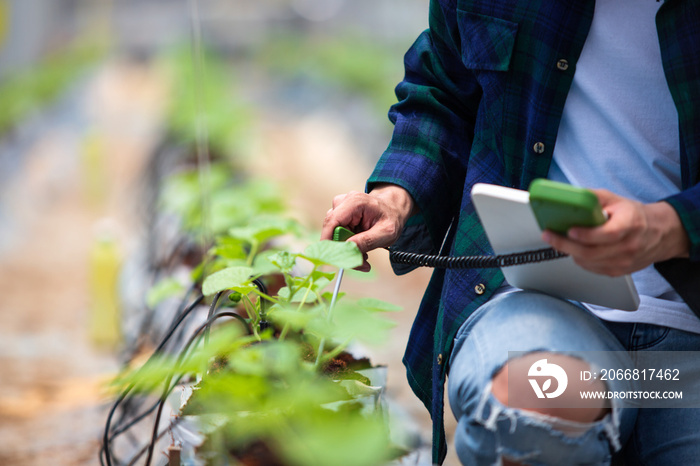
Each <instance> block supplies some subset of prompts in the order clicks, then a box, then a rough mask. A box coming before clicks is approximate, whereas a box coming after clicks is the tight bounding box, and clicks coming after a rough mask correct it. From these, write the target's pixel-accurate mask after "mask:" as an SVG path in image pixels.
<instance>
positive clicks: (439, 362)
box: [437, 353, 442, 366]
mask: <svg viewBox="0 0 700 466" xmlns="http://www.w3.org/2000/svg"><path fill="white" fill-rule="evenodd" d="M437 363H438V366H441V365H442V353H441V354H438V357H437Z"/></svg>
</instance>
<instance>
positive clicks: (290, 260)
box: [267, 251, 299, 273]
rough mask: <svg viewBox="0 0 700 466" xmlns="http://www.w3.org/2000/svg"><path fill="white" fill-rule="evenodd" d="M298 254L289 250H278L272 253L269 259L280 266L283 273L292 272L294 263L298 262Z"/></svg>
mask: <svg viewBox="0 0 700 466" xmlns="http://www.w3.org/2000/svg"><path fill="white" fill-rule="evenodd" d="M298 256H299V255H298V254H292V253H290V252H288V251H278V252H276V253H274V254H272V255H270V256H269V257H268V258H267V260H268V261H270V263H272V264H274V265H275V266H276V267H277V268H279V269H280V270H281V271H282V272H283V273H291V271H292V268H293V267H294V264H296V260H297V257H298Z"/></svg>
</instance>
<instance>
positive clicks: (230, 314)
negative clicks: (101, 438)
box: [130, 292, 252, 466]
mask: <svg viewBox="0 0 700 466" xmlns="http://www.w3.org/2000/svg"><path fill="white" fill-rule="evenodd" d="M220 294H221V292H220V293H219V295H220ZM215 304H216V301H214V305H215ZM222 317H232V318H234V319H237V320H239V321H240V322H242V323H243V325H244V326H245V328H246V330H247V331H248V334H252V331H251V330H250V328H249V327H248V322H246V321H245V319H244V318H243V317H241V316H240V315H238V314H236V313H235V312H230V311H226V312H220V313H218V314H216V315H213V316H212V317H210V318H209V319H207V321H206V322H205V323H203V324H202V325H200V326H199V328H198V329H197V330H196V331H195V332H194V333H193V334H192V336H191V337H190V339H189V340H188V341H187V344H186V345H185V347H184V348H183V350H182V352H181V353H180V356H179V357H178V360H177V361H176V363H175V366H176V367H179V366H180V365H181V364H182V363H183V361H184V359H185V357H186V356H187V353H188V351H189V348H190V346H191V345H192V343H194V342H195V340H199V341H201V339H202V336H201V335H200V334H201V333H202V332H204V339H205V345H206V344H207V343H208V341H207V336H208V332H209V329H210V327H211V325H212V324H213V323H214V322H215V321H216V320H218V319H220V318H222ZM196 346H197V345H195V346H194V347H196ZM183 375H184V374H180V375H179V376H177V377H176V378H174V379H173V378H172V377H169V378H168V379H166V383H165V389H164V390H163V393H162V395H161V397H160V401H159V402H158V411H157V412H156V417H155V421H154V423H153V433H152V435H151V442H150V444H149V445H148V449H147V450H148V456H147V457H146V463H145V464H146V466H150V464H151V460H152V459H153V449H154V448H155V444H156V442H157V441H158V427H159V426H160V418H161V415H162V414H163V407H164V406H165V401H166V399H167V397H168V395H169V394H170V392H172V391H173V389H174V388H175V387H176V386H177V384H178V383H179V381H180V379H181V378H182V377H183ZM173 377H174V376H173ZM173 380H174V383H173ZM141 454H143V453H141ZM139 456H141V455H139ZM130 464H133V461H132V463H130Z"/></svg>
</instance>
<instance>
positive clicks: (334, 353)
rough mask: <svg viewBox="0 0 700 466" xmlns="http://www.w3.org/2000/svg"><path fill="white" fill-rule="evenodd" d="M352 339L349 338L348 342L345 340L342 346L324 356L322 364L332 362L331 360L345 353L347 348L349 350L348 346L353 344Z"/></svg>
mask: <svg viewBox="0 0 700 466" xmlns="http://www.w3.org/2000/svg"><path fill="white" fill-rule="evenodd" d="M352 339H353V337H349V338H348V339H347V340H345V341H344V342H343V343H342V344H340V345H338V346H336V347H335V348H333V350H332V351H329V352H328V354H326V356H324V357H323V358H322V362H328V361H330V360H331V359H333V358H334V357H336V356H338V355H339V354H340V353H342V352H343V351H345V348H347V347H348V345H349V344H350V343H351V342H352Z"/></svg>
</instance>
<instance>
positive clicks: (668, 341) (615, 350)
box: [448, 291, 700, 466]
mask: <svg viewBox="0 0 700 466" xmlns="http://www.w3.org/2000/svg"><path fill="white" fill-rule="evenodd" d="M698 349H700V335H696V334H691V333H687V332H682V331H679V330H672V329H668V328H665V327H658V326H653V325H645V324H623V323H611V322H604V321H601V320H600V319H598V318H597V317H595V316H594V315H592V314H590V313H589V312H588V311H586V310H585V309H583V308H582V307H581V306H578V305H576V304H572V303H570V302H568V301H563V300H560V299H557V298H554V297H551V296H547V295H544V294H540V293H535V292H527V291H518V292H513V293H509V294H504V295H500V296H497V297H496V298H494V299H492V300H491V301H489V302H488V303H486V304H485V305H483V306H482V307H480V308H479V309H477V311H476V312H475V313H474V314H472V315H471V316H470V317H469V319H468V320H467V321H466V322H465V323H464V324H463V325H462V328H461V329H460V331H459V332H458V334H457V336H456V338H455V346H454V349H453V352H452V356H451V358H450V367H449V379H448V396H449V402H450V406H451V408H452V412H453V413H454V415H455V417H456V419H457V420H458V425H457V430H456V432H455V448H456V451H457V455H458V456H459V458H460V460H461V462H462V463H463V464H465V465H469V466H471V465H497V464H500V458H501V457H502V456H503V457H506V458H509V459H511V460H514V461H518V462H520V463H522V464H527V465H533V466H537V465H573V464H577V465H579V464H581V465H583V464H585V465H607V464H610V463H611V461H612V459H613V456H616V457H619V458H624V461H625V462H626V464H629V465H633V464H634V465H637V464H644V465H647V464H659V465H661V464H664V465H666V464H695V462H697V461H698V458H700V429H698V426H700V410H697V409H691V408H683V409H650V408H643V409H636V408H634V407H631V406H629V405H623V404H621V403H622V402H620V401H618V400H612V403H611V409H610V412H609V413H608V414H606V415H605V417H604V418H603V419H601V420H599V421H596V422H593V423H586V424H582V423H574V422H569V421H564V420H561V419H557V418H552V417H547V416H544V415H540V414H537V413H534V412H532V411H523V410H519V409H515V408H511V407H509V406H505V405H503V404H502V403H500V402H499V401H498V400H497V399H496V398H495V397H494V396H493V394H492V393H491V380H492V378H493V377H494V375H496V373H497V372H498V371H499V370H500V369H501V368H502V367H503V365H504V364H505V363H506V362H507V361H508V359H509V354H508V352H509V351H522V352H525V353H531V352H539V351H547V352H556V353H564V354H568V355H571V356H575V357H578V358H581V359H583V360H584V361H586V362H588V363H589V364H590V365H591V367H596V366H597V367H617V368H619V367H629V366H631V364H632V363H631V361H630V360H628V359H627V358H626V355H625V351H632V350H638V351H642V350H659V351H672V350H685V351H697V350H698ZM589 352H592V353H589ZM606 357H607V358H613V359H614V360H600V358H606ZM590 359H595V360H590ZM626 359H627V360H626ZM606 383H607V387H608V389H609V390H615V391H624V390H630V389H633V387H632V386H631V384H632V383H633V382H628V381H627V382H626V381H624V380H622V381H619V380H614V381H608V382H606Z"/></svg>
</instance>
